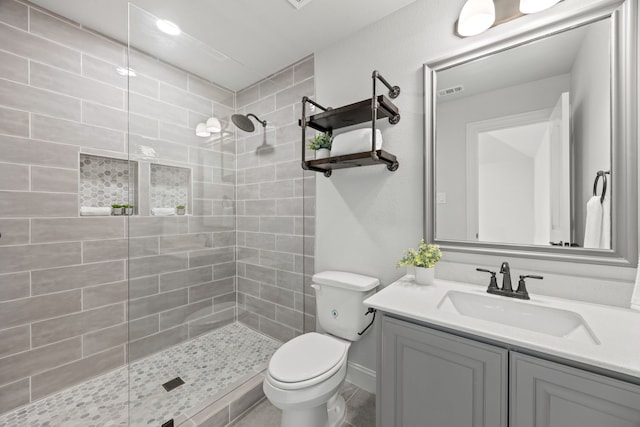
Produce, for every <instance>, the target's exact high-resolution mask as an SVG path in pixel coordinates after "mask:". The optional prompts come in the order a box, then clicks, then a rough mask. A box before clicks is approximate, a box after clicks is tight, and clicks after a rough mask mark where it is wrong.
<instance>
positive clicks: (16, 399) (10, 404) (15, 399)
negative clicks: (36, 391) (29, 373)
mask: <svg viewBox="0 0 640 427" xmlns="http://www.w3.org/2000/svg"><path fill="white" fill-rule="evenodd" d="M29 384H30V382H29V378H25V379H23V380H20V381H16V382H14V383H11V384H7V385H5V386H2V387H0V413H5V412H9V411H10V410H12V409H15V408H17V407H20V406H22V405H26V404H27V403H29V395H30V388H29Z"/></svg>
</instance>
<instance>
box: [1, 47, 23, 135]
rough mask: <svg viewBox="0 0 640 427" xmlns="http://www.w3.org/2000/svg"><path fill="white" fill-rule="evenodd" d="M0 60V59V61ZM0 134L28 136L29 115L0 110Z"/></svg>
mask: <svg viewBox="0 0 640 427" xmlns="http://www.w3.org/2000/svg"><path fill="white" fill-rule="evenodd" d="M1 59H2V58H1V57H0V60H1ZM0 133H3V134H7V135H16V136H24V137H28V136H29V113H28V112H26V111H18V110H10V109H8V108H0Z"/></svg>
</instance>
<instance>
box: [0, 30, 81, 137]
mask: <svg viewBox="0 0 640 427" xmlns="http://www.w3.org/2000/svg"><path fill="white" fill-rule="evenodd" d="M1 27H2V24H0V28H1ZM0 37H1V36H0ZM0 104H1V105H4V106H6V107H9V108H15V109H18V110H25V111H30V112H32V113H41V114H47V115H50V116H53V117H60V118H63V119H68V120H80V100H79V99H76V98H71V97H69V96H66V95H61V94H57V93H54V92H49V91H46V90H42V89H38V88H34V87H31V86H26V85H24V84H21V83H15V82H12V81H9V80H0ZM34 128H35V124H34V125H33V126H32V129H34ZM34 137H35V136H34ZM36 138H37V137H36Z"/></svg>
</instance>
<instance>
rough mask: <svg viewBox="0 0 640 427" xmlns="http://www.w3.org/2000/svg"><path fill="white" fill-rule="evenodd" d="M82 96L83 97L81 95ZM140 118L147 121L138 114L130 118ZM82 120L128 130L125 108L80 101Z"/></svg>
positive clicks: (133, 121)
mask: <svg viewBox="0 0 640 427" xmlns="http://www.w3.org/2000/svg"><path fill="white" fill-rule="evenodd" d="M82 98H85V97H84V96H83V97H82ZM142 120H145V121H149V119H146V118H144V117H141V116H139V117H136V118H132V120H131V123H132V124H133V123H139V122H140V121H142ZM82 122H83V123H86V124H89V125H96V126H102V127H105V128H109V129H113V130H117V131H120V132H127V130H128V117H127V111H126V110H123V109H119V108H111V107H107V106H105V105H100V104H96V103H93V102H87V101H82ZM152 122H153V121H152ZM153 123H155V122H153ZM134 133H139V132H134ZM144 134H145V135H148V134H149V133H148V132H147V133H144Z"/></svg>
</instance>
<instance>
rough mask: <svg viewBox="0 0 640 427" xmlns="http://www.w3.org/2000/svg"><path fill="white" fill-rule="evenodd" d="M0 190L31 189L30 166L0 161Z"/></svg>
mask: <svg viewBox="0 0 640 427" xmlns="http://www.w3.org/2000/svg"><path fill="white" fill-rule="evenodd" d="M0 190H10V191H29V167H28V166H25V165H16V164H12V163H0Z"/></svg>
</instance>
